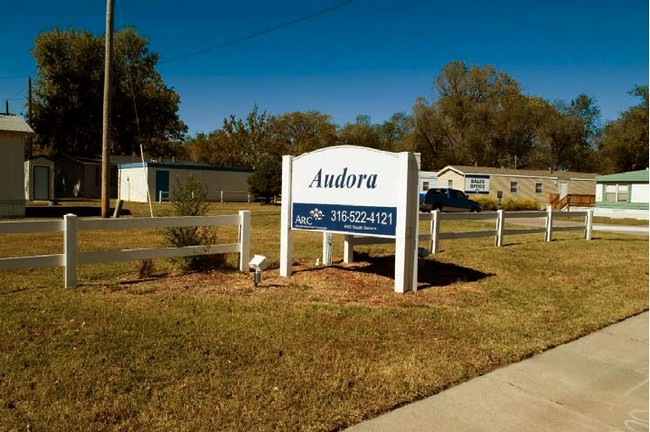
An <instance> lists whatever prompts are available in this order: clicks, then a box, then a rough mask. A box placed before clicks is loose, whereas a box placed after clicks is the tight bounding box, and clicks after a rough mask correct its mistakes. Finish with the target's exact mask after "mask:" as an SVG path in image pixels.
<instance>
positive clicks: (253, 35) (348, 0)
mask: <svg viewBox="0 0 650 432" xmlns="http://www.w3.org/2000/svg"><path fill="white" fill-rule="evenodd" d="M352 2H353V0H346V1H344V2H342V3H338V4H335V5H333V6H330V7H327V8H324V9H321V10H319V11H316V12H314V13H311V14H309V15H304V16H302V17H300V18H296V19H293V20H290V21H286V22H283V23H281V24H277V25H274V26H272V27H268V28H265V29H263V30H259V31H256V32H253V33H250V34H248V35H245V36H240V37H237V38H234V39H231V40H228V41H226V42H223V43H220V44H217V45H212V46H210V47H207V48H204V49H201V50H198V51H194V52H191V53H188V54H183V55H180V56H177V57H171V58H168V59H162V60H160V61H159V62H158V64H163V63H171V62H175V61H178V60H184V59H186V58H190V57H195V56H198V55H201V54H206V53H208V52H210V51H214V50H216V49H219V48H223V47H226V46H228V45H233V44H236V43H239V42H243V41H246V40H250V39H255V38H257V37H259V36H263V35H265V34H269V33H272V32H274V31H277V30H280V29H283V28H286V27H290V26H292V25H294V24H297V23H299V22H302V21H306V20H309V19H312V18H315V17H317V16H320V15H324V14H326V13H329V12H332V11H333V10H336V9H339V8H342V7H343V6H347V5H349V4H350V3H352Z"/></svg>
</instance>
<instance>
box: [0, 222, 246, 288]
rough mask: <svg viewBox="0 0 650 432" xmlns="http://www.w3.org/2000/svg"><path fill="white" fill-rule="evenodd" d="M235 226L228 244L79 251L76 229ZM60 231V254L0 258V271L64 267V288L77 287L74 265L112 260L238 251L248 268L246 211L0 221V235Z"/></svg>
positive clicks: (243, 265) (241, 262)
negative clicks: (234, 236) (236, 229)
mask: <svg viewBox="0 0 650 432" xmlns="http://www.w3.org/2000/svg"><path fill="white" fill-rule="evenodd" d="M227 225H237V226H239V241H238V242H237V243H230V244H217V245H200V246H186V247H179V248H173V247H169V248H152V249H122V250H111V251H93V252H79V250H78V248H77V233H78V232H79V231H84V230H86V231H97V230H126V229H147V228H167V227H188V226H227ZM34 232H63V246H64V251H63V253H62V254H51V255H40V256H27V257H9V258H0V270H13V269H19V268H35V267H65V287H66V288H68V287H75V286H77V266H78V265H80V264H97V263H110V262H115V261H128V260H144V259H154V258H176V257H186V256H192V255H210V254H224V253H239V270H240V271H242V272H247V271H248V259H249V256H250V211H240V212H239V214H237V215H225V216H179V217H155V218H133V219H80V218H78V217H77V216H75V215H73V214H67V215H65V216H64V217H63V220H57V221H25V222H22V221H11V222H2V223H0V234H9V233H34Z"/></svg>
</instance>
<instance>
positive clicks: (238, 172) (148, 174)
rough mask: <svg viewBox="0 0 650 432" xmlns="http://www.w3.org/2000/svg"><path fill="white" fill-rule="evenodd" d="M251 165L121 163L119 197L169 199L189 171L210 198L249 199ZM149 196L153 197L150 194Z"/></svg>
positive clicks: (220, 199) (214, 199)
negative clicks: (231, 166) (202, 185)
mask: <svg viewBox="0 0 650 432" xmlns="http://www.w3.org/2000/svg"><path fill="white" fill-rule="evenodd" d="M251 174H253V170H252V169H249V168H224V167H217V166H213V165H207V164H195V163H187V162H164V163H163V162H144V163H127V164H120V165H119V168H118V185H119V191H118V198H119V199H122V200H124V201H132V202H147V201H148V199H151V201H166V200H168V199H169V196H170V194H173V192H174V187H175V185H176V184H177V183H178V182H179V181H184V180H185V179H187V178H188V177H189V176H190V175H191V176H193V177H194V178H195V179H197V180H198V181H200V182H202V183H203V184H205V185H206V187H207V192H208V201H238V202H245V201H247V200H248V177H250V175H251ZM149 197H150V198H149Z"/></svg>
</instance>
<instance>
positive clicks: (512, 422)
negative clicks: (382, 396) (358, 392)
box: [347, 312, 648, 432]
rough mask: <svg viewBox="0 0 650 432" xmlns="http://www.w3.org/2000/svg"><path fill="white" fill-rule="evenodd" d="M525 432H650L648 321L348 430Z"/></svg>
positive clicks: (640, 319) (639, 319) (625, 324)
mask: <svg viewBox="0 0 650 432" xmlns="http://www.w3.org/2000/svg"><path fill="white" fill-rule="evenodd" d="M522 430H534V431H558V432H562V431H567V432H569V431H571V432H581V431H612V432H613V431H634V432H637V431H647V430H648V313H647V312H646V313H643V314H641V315H637V316H635V317H632V318H629V319H627V320H625V321H622V322H620V323H618V324H615V325H613V326H610V327H608V328H606V329H603V330H601V331H598V332H596V333H594V334H592V335H589V336H586V337H584V338H581V339H579V340H577V341H574V342H571V343H569V344H566V345H563V346H560V347H558V348H555V349H552V350H549V351H547V352H545V353H543V354H540V355H538V356H535V357H533V358H530V359H528V360H524V361H522V362H520V363H516V364H513V365H510V366H507V367H504V368H502V369H499V370H496V371H494V372H492V373H489V374H487V375H485V376H482V377H479V378H476V379H473V380H471V381H469V382H466V383H464V384H461V385H459V386H456V387H454V388H452V389H449V390H447V391H444V392H442V393H440V394H438V395H435V396H432V397H430V398H428V399H424V400H422V401H419V402H415V403H413V404H410V405H407V406H405V407H403V408H400V409H397V410H395V411H393V412H390V413H387V414H385V415H383V416H380V417H378V418H376V419H372V420H369V421H367V422H364V423H361V424H359V425H356V426H353V427H351V428H349V429H347V431H349V432H371V431H372V432H379V431H403V432H409V431H414V432H415V431H418V432H422V431H455V432H464V431H467V432H469V431H486V432H487V431H490V432H510V431H512V432H515V431H516V432H519V431H522Z"/></svg>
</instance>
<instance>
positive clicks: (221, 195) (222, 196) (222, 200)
mask: <svg viewBox="0 0 650 432" xmlns="http://www.w3.org/2000/svg"><path fill="white" fill-rule="evenodd" d="M221 204H223V191H221Z"/></svg>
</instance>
